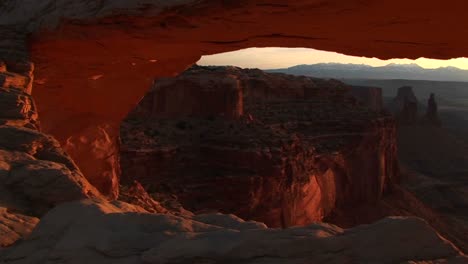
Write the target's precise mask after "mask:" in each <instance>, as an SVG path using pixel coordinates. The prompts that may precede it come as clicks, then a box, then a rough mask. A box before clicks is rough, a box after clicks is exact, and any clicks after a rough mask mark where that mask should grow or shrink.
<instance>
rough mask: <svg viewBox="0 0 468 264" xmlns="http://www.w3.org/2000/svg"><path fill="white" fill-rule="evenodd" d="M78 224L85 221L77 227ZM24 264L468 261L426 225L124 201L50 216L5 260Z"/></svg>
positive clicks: (71, 207) (82, 205) (78, 206)
mask: <svg viewBox="0 0 468 264" xmlns="http://www.w3.org/2000/svg"><path fill="white" fill-rule="evenodd" d="M76 219H79V221H76ZM2 260H3V261H5V262H6V263H12V264H22V263H28V264H30V263H47V262H51V261H52V262H60V263H125V264H133V263H135V264H140V263H154V264H166V263H167V264H169V263H250V264H251V263H255V264H260V263H272V264H273V263H291V264H292V263H322V262H326V263H347V262H353V263H354V262H356V263H389V264H390V263H392V264H393V263H423V261H426V262H424V263H466V261H468V260H467V258H466V257H464V256H462V255H461V253H460V252H459V251H458V249H456V248H455V247H454V246H453V245H452V244H451V243H450V242H448V241H447V240H445V239H443V238H442V237H440V236H439V235H438V234H437V233H435V232H434V230H433V229H432V228H431V227H430V226H429V225H428V224H427V223H426V222H424V221H423V220H421V219H418V218H402V217H392V218H386V219H383V220H381V221H378V222H376V223H374V224H372V225H366V226H361V227H357V228H354V229H348V230H344V229H341V228H339V227H337V226H334V225H329V224H323V223H317V224H313V225H309V226H307V227H302V228H290V229H285V230H282V229H268V228H266V227H265V225H264V224H261V223H258V222H245V221H243V220H241V219H239V218H237V217H235V216H232V215H221V214H205V215H198V216H195V217H192V218H186V217H176V216H171V215H162V214H148V213H147V212H146V211H145V210H144V209H142V208H141V207H138V206H134V205H130V204H126V203H121V202H113V203H108V202H94V201H90V200H87V201H81V202H74V203H67V204H63V205H61V206H59V207H57V208H55V209H54V210H52V211H51V212H49V213H48V214H47V215H46V216H45V217H44V218H43V219H42V220H41V222H40V223H39V224H38V226H37V228H36V229H35V230H34V231H33V233H32V234H31V236H30V237H29V238H28V239H27V240H26V241H24V242H23V243H21V244H19V245H16V246H14V247H12V248H9V249H6V250H5V251H3V252H1V254H0V261H2Z"/></svg>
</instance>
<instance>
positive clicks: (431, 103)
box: [425, 93, 441, 126]
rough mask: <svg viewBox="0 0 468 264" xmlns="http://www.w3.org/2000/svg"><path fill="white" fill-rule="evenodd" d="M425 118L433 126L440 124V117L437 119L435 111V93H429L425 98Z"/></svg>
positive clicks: (437, 114)
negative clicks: (427, 97)
mask: <svg viewBox="0 0 468 264" xmlns="http://www.w3.org/2000/svg"><path fill="white" fill-rule="evenodd" d="M425 120H426V121H427V122H428V123H429V124H431V125H433V126H440V125H441V123H440V119H439V113H438V111H437V103H436V100H435V95H434V94H433V93H431V95H430V97H429V99H428V100H427V111H426V116H425Z"/></svg>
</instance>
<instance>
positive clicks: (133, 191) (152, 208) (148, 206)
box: [119, 181, 169, 214]
mask: <svg viewBox="0 0 468 264" xmlns="http://www.w3.org/2000/svg"><path fill="white" fill-rule="evenodd" d="M119 200H120V201H123V202H127V203H130V204H134V205H138V206H141V207H142V208H144V209H145V210H146V211H148V212H151V213H161V214H164V213H169V211H168V210H167V209H166V208H164V207H163V206H162V205H161V204H160V203H159V202H157V201H155V200H154V199H153V197H151V196H150V195H149V194H148V193H147V192H146V190H145V189H144V188H143V186H141V184H140V183H139V182H137V181H135V182H134V183H133V185H131V186H122V188H121V189H120V195H119Z"/></svg>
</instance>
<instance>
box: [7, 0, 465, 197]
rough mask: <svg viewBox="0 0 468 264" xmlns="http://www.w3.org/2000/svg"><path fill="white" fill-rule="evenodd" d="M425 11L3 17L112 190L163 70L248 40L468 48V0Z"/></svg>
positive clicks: (223, 7) (361, 5) (339, 7)
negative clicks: (123, 139) (131, 133)
mask: <svg viewBox="0 0 468 264" xmlns="http://www.w3.org/2000/svg"><path fill="white" fill-rule="evenodd" d="M421 8H422V7H421V3H419V2H411V3H408V2H407V1H403V0H397V1H392V2H382V1H380V2H379V1H372V0H364V1H363V0H351V1H345V2H343V1H340V0H325V1H322V0H302V1H263V0H243V1H190V0H178V1H158V0H138V1H130V0H121V1H117V2H115V1H99V2H96V1H91V0H85V1H81V0H80V1H78V0H62V1H55V0H44V1H26V0H8V1H2V3H1V4H0V26H5V27H9V28H13V29H15V30H18V31H20V32H25V33H31V34H30V35H29V37H30V38H29V41H28V43H29V44H28V45H29V48H30V51H31V56H32V61H34V62H35V65H36V69H35V75H36V81H35V92H34V97H35V100H36V102H37V105H38V112H39V114H40V116H41V117H42V118H41V119H42V128H43V130H44V131H45V132H47V133H50V134H52V135H54V136H55V137H56V138H57V139H58V140H59V141H60V142H61V143H62V144H63V145H69V147H66V148H67V150H68V151H69V152H70V154H71V155H72V157H73V158H74V159H75V160H76V161H77V163H78V164H80V167H81V168H82V170H83V171H86V175H87V177H88V178H89V179H90V180H91V181H93V182H95V183H96V185H99V186H100V187H99V188H100V189H101V190H102V191H103V192H105V193H106V194H108V195H109V197H115V196H116V193H115V182H116V181H117V180H118V168H116V160H115V159H114V157H113V156H112V153H114V152H115V151H114V150H115V148H116V142H117V139H116V138H117V135H118V126H119V124H120V122H121V120H122V119H123V118H124V117H125V116H126V115H127V114H128V112H129V111H130V110H131V109H133V108H134V107H135V106H136V104H137V103H138V101H139V100H140V99H141V98H142V97H143V96H144V94H145V93H146V91H147V90H148V87H150V86H151V83H152V81H153V80H154V78H155V77H156V78H160V77H168V76H169V77H170V76H174V75H175V74H177V73H179V72H181V71H183V70H184V69H186V68H187V67H188V66H190V65H191V64H193V63H195V62H196V61H197V60H198V59H199V58H200V56H202V55H205V54H214V53H220V52H226V51H232V50H237V49H242V48H247V47H277V46H280V47H307V48H315V49H321V50H328V51H335V52H340V53H345V54H349V55H356V56H367V57H378V58H381V59H388V58H395V57H398V58H419V57H427V58H439V59H448V58H454V57H464V56H465V57H466V56H468V55H467V53H468V50H467V48H466V47H467V46H468V39H466V38H463V37H460V36H464V35H465V34H464V33H463V32H464V31H465V28H464V24H463V23H460V21H464V18H465V13H464V10H465V9H466V7H465V2H464V1H459V0H452V1H450V4H444V5H440V4H439V3H436V2H427V3H424V9H425V11H424V12H421ZM396 14H398V15H396ZM428 28H430V30H427V29H428ZM447 29H450V30H447ZM69 128H72V129H69ZM90 131H95V132H97V134H99V136H97V134H96V133H94V132H93V133H90ZM96 137H98V138H96ZM81 139H83V140H81ZM67 141H69V142H70V144H67ZM79 145H81V146H79ZM98 179H106V180H98ZM99 181H102V182H99ZM112 188H114V190H111V189H112Z"/></svg>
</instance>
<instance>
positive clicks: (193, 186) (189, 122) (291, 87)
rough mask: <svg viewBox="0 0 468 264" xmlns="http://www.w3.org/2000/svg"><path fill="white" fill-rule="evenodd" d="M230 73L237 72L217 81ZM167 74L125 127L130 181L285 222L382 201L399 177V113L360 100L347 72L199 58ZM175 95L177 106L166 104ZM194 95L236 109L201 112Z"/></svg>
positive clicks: (125, 171) (199, 203)
mask: <svg viewBox="0 0 468 264" xmlns="http://www.w3.org/2000/svg"><path fill="white" fill-rule="evenodd" d="M226 76H234V77H235V79H237V80H238V81H237V82H234V83H231V86H228V87H229V88H226V86H220V85H216V84H219V83H224V80H225V78H226ZM234 77H229V78H234ZM188 80H190V82H188ZM193 83H196V84H197V86H196V87H195V88H196V89H194V91H193V92H194V93H196V94H197V95H199V93H198V91H200V90H206V91H210V92H209V94H224V92H225V91H227V90H229V91H230V93H232V92H235V93H237V94H234V95H232V94H231V96H220V97H219V99H218V100H214V99H215V98H214V97H212V96H207V97H203V96H196V97H195V96H187V94H190V93H189V90H190V89H189V88H191V87H194V85H193ZM163 84H164V85H162V86H161V84H160V83H159V82H157V83H156V84H155V87H154V89H153V90H152V91H151V92H150V93H148V95H147V96H146V97H145V98H144V99H143V100H142V101H141V103H140V105H139V106H138V107H137V108H136V109H135V111H134V112H132V113H131V114H130V115H129V118H128V119H127V121H126V122H125V123H124V124H123V125H122V127H121V128H122V133H121V138H122V142H121V149H122V150H121V165H122V182H123V184H132V182H133V180H138V181H140V182H141V183H142V185H143V186H145V188H147V190H148V192H149V193H150V194H151V193H153V192H156V193H166V194H169V195H175V196H176V197H177V199H178V201H179V202H180V203H181V204H182V205H183V207H185V208H187V209H189V210H190V211H193V212H205V211H221V212H224V213H233V214H236V215H239V216H240V217H243V218H245V219H254V220H257V221H261V222H264V223H266V224H267V225H268V226H273V227H278V226H284V227H285V226H292V225H305V224H308V223H311V222H313V221H320V220H322V219H323V217H325V216H327V215H328V214H330V213H331V212H332V211H333V210H335V209H336V208H339V207H344V206H351V205H353V204H359V203H361V202H368V201H377V200H378V199H380V197H381V196H382V194H383V193H384V192H385V191H386V190H389V189H390V188H391V184H392V183H394V182H398V164H397V160H396V148H395V144H396V142H395V122H394V120H393V119H392V118H391V117H390V116H388V115H386V114H382V113H379V112H374V111H372V110H370V109H369V108H366V107H364V106H363V105H361V104H359V103H358V102H357V101H356V99H355V98H354V97H353V96H352V95H351V94H350V91H349V90H350V89H349V87H348V86H346V85H344V84H343V83H341V82H339V81H336V80H322V79H316V78H310V77H303V76H302V77H301V76H300V77H296V76H292V75H287V74H268V73H265V72H262V71H260V70H257V69H240V68H236V67H199V66H195V67H192V68H191V69H189V70H188V71H186V72H184V73H183V74H182V75H181V76H179V77H176V78H173V79H171V80H170V81H168V80H164V81H163ZM169 84H170V85H169ZM182 84H185V86H184V85H182ZM232 85H237V86H234V87H233V86H232ZM236 87H237V88H236ZM163 91H167V92H168V93H166V92H163ZM169 91H171V93H170V94H172V93H176V94H179V95H180V97H182V98H184V99H183V103H182V104H177V102H176V101H177V100H176V98H179V97H175V95H171V96H168V94H169ZM177 91H179V92H177ZM180 91H184V92H183V93H182V92H180ZM205 94H206V95H209V94H207V93H205ZM231 98H236V99H235V100H234V101H235V102H239V103H238V104H232V100H231ZM190 100H192V101H190ZM239 100H241V101H239ZM168 104H170V105H171V108H173V111H171V113H172V114H171V115H170V116H167V115H163V114H162V113H164V112H165V111H161V109H165V106H166V105H168ZM160 105H162V106H161V107H160ZM191 105H203V106H207V107H209V106H216V109H228V110H227V111H225V112H219V111H215V112H207V113H205V114H200V113H198V112H192V110H190V111H188V110H187V106H191ZM233 106H235V107H233ZM239 107H242V108H239ZM189 108H190V109H192V108H191V107H189ZM178 109H179V110H180V111H179V110H178ZM233 111H234V112H236V113H243V115H241V116H239V117H237V118H232V116H231V115H230V114H229V113H232V112H233ZM190 113H192V114H190ZM213 197H215V198H213Z"/></svg>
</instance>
